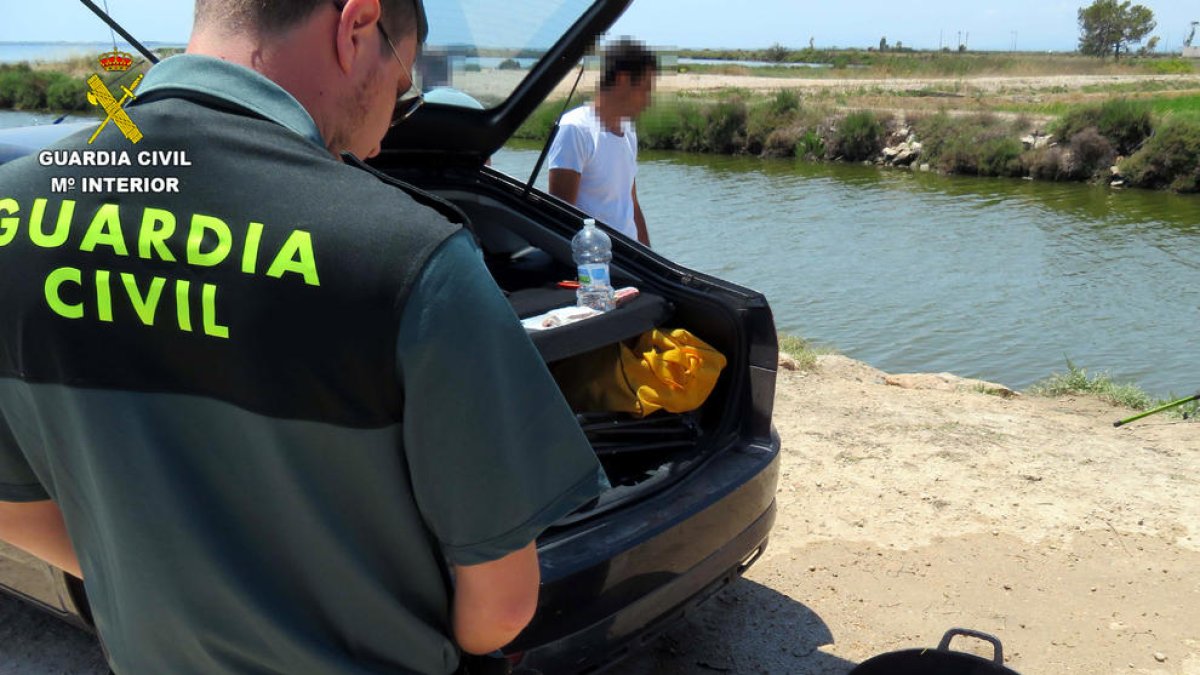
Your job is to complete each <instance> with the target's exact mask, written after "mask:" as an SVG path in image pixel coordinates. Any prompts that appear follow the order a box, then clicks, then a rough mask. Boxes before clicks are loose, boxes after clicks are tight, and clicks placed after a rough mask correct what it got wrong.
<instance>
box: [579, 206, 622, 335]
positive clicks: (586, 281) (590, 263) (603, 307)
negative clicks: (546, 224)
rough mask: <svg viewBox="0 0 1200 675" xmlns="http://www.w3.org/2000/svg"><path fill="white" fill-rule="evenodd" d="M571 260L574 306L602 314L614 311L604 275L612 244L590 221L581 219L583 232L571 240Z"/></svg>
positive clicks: (606, 272) (610, 286)
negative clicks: (575, 273)
mask: <svg viewBox="0 0 1200 675" xmlns="http://www.w3.org/2000/svg"><path fill="white" fill-rule="evenodd" d="M571 256H572V257H573V258H575V266H576V267H577V268H578V270H579V290H578V291H576V292H575V301H576V304H577V305H579V306H580V307H591V308H592V309H598V310H600V311H602V312H607V311H609V310H611V309H612V308H613V307H615V306H616V301H615V299H614V296H613V287H612V277H610V276H609V274H608V263H609V262H611V261H612V240H611V239H609V238H608V235H607V234H605V233H604V231H603V230H601V229H600V228H598V227H596V221H595V220H594V219H592V218H587V219H585V220H584V221H583V229H582V230H580V231H579V232H577V233H576V234H575V238H574V239H572V240H571Z"/></svg>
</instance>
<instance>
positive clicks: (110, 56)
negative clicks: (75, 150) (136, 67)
mask: <svg viewBox="0 0 1200 675" xmlns="http://www.w3.org/2000/svg"><path fill="white" fill-rule="evenodd" d="M99 61H100V67H101V68H103V69H104V70H106V71H108V72H110V73H123V72H126V71H128V70H129V68H130V67H131V66H133V55H131V54H129V53H128V52H122V51H118V50H117V48H116V46H115V45H114V46H113V50H112V51H111V52H105V53H104V54H101V55H100V59H99ZM142 77H143V75H141V74H139V75H138V76H137V78H136V79H134V81H133V84H130V85H129V86H125V85H121V86H120V88H119V90H118V93H120V94H121V98H120V99H118V98H117V97H116V96H115V95H114V94H113V92H112V91H110V90H109V88H108V86H107V85H106V84H104V80H102V79H100V76H99V75H97V74H95V73H93V74H92V76H91V77H89V78H88V79H87V85H88V89H89V91H88V94H87V100H88V103H91V104H92V105H95V106H100V107H101V108H102V109H103V110H104V113H105V118H104V121H103V122H101V123H100V126H99V127H97V128H96V132H95V133H94V134H92V137H91V138H89V139H88V145H91V144H92V142H93V141H95V140H96V137H97V136H99V135H100V132H101V131H104V129H105V127H107V126H108V123H109V122H112V123H113V124H115V125H116V127H117V128H118V129H120V130H121V133H122V134H124V135H125V138H128V139H129V140H130V142H132V143H137V142H138V141H140V140H142V131H141V129H138V126H137V124H135V123H134V122H133V120H131V119H129V115H128V114H127V113H126V112H125V106H126V104H128V103H129V102H130V101H132V100H134V99H136V98H137V95H136V94H134V93H133V92H134V90H135V89H137V86H138V85H139V84H141V83H142Z"/></svg>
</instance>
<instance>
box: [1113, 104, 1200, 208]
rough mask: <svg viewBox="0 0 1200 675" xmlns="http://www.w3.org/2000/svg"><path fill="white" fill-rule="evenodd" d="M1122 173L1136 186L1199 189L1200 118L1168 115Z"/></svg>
mask: <svg viewBox="0 0 1200 675" xmlns="http://www.w3.org/2000/svg"><path fill="white" fill-rule="evenodd" d="M1121 173H1122V174H1123V175H1125V176H1126V177H1127V178H1128V179H1129V180H1130V181H1131V182H1132V183H1133V184H1134V185H1137V186H1139V187H1148V188H1164V187H1165V188H1170V189H1172V190H1175V191H1176V192H1200V122H1196V121H1192V120H1190V119H1185V118H1168V119H1167V121H1166V122H1164V123H1163V125H1162V127H1161V128H1160V129H1159V130H1158V131H1157V132H1156V133H1155V134H1154V136H1153V137H1151V138H1150V140H1148V141H1146V144H1145V145H1144V146H1142V149H1141V150H1138V151H1137V153H1136V154H1134V155H1133V156H1132V157H1130V158H1129V159H1127V160H1125V161H1124V162H1122V164H1121Z"/></svg>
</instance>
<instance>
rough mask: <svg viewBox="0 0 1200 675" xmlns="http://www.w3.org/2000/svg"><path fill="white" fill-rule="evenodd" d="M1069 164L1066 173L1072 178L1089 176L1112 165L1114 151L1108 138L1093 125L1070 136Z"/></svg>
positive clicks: (1114, 155)
mask: <svg viewBox="0 0 1200 675" xmlns="http://www.w3.org/2000/svg"><path fill="white" fill-rule="evenodd" d="M1069 148H1070V150H1071V164H1072V166H1071V167H1070V168H1069V170H1068V171H1067V173H1068V174H1069V175H1070V176H1071V177H1072V178H1089V177H1091V176H1094V175H1095V174H1096V172H1098V171H1101V170H1103V169H1107V168H1108V167H1110V166H1112V162H1113V160H1114V159H1115V158H1116V153H1115V152H1114V151H1113V147H1112V144H1110V143H1109V142H1108V139H1106V138H1105V137H1103V136H1101V135H1100V132H1099V131H1097V130H1096V128H1095V127H1088V128H1087V129H1084V130H1083V131H1081V132H1079V133H1077V134H1075V135H1074V136H1072V137H1071V142H1070V144H1069Z"/></svg>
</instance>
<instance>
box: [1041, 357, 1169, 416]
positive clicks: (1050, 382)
mask: <svg viewBox="0 0 1200 675" xmlns="http://www.w3.org/2000/svg"><path fill="white" fill-rule="evenodd" d="M1029 393H1031V394H1034V395H1035V396H1048V397H1055V396H1071V395H1082V396H1092V397H1095V398H1098V399H1100V400H1102V401H1106V402H1108V403H1111V404H1113V405H1115V406H1119V407H1122V408H1131V409H1133V410H1147V409H1149V408H1152V407H1154V406H1155V405H1161V404H1162V402H1159V401H1156V400H1155V399H1154V398H1152V397H1151V396H1150V395H1149V394H1147V393H1146V392H1144V391H1142V390H1141V389H1140V388H1139V387H1138V386H1137V385H1134V384H1129V383H1119V382H1114V381H1113V379H1112V377H1110V376H1109V374H1108V373H1103V372H1102V373H1096V374H1088V372H1087V371H1086V370H1085V369H1083V368H1080V367H1079V366H1076V365H1075V364H1074V363H1072V362H1071V360H1070V359H1067V372H1065V373H1054V374H1052V375H1051V376H1050V377H1048V378H1046V379H1044V380H1041V381H1040V382H1036V383H1034V385H1033V386H1031V387H1030V388H1029Z"/></svg>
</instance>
